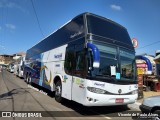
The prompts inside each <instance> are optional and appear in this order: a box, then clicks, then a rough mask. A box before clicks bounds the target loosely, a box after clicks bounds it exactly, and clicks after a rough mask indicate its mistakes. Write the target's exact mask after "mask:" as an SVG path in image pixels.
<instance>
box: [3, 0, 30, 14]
mask: <svg viewBox="0 0 160 120" xmlns="http://www.w3.org/2000/svg"><path fill="white" fill-rule="evenodd" d="M0 8H10V9H12V8H16V9H18V10H21V11H22V12H27V11H26V10H25V9H24V8H23V7H21V6H20V5H18V4H17V3H16V2H13V0H12V1H11V0H0Z"/></svg>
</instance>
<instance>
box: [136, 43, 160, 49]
mask: <svg viewBox="0 0 160 120" xmlns="http://www.w3.org/2000/svg"><path fill="white" fill-rule="evenodd" d="M159 42H160V41H156V42H153V43H151V44H148V45H145V46H143V47H140V48H137V50H138V49H142V48H145V47H148V46H151V45H154V44H156V43H159Z"/></svg>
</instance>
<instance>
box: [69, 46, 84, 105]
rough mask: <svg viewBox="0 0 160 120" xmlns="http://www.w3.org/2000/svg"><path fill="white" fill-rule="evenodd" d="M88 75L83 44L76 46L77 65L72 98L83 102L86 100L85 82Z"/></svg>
mask: <svg viewBox="0 0 160 120" xmlns="http://www.w3.org/2000/svg"><path fill="white" fill-rule="evenodd" d="M85 75H86V62H85V50H84V46H83V45H77V46H75V66H74V72H73V82H72V100H74V101H76V102H78V103H82V102H83V100H84V94H85V89H84V83H85Z"/></svg>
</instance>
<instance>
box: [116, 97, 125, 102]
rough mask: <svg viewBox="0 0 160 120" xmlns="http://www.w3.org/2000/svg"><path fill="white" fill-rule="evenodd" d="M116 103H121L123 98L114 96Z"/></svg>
mask: <svg viewBox="0 0 160 120" xmlns="http://www.w3.org/2000/svg"><path fill="white" fill-rule="evenodd" d="M115 102H116V103H123V102H124V98H116V101H115Z"/></svg>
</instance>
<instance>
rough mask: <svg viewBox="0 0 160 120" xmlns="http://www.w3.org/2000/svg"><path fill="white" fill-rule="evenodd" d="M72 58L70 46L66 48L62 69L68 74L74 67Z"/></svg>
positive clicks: (70, 73)
mask: <svg viewBox="0 0 160 120" xmlns="http://www.w3.org/2000/svg"><path fill="white" fill-rule="evenodd" d="M74 59H75V58H74V51H73V50H72V48H67V50H66V56H65V63H64V69H65V72H66V73H67V74H69V75H72V72H73V69H74Z"/></svg>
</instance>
